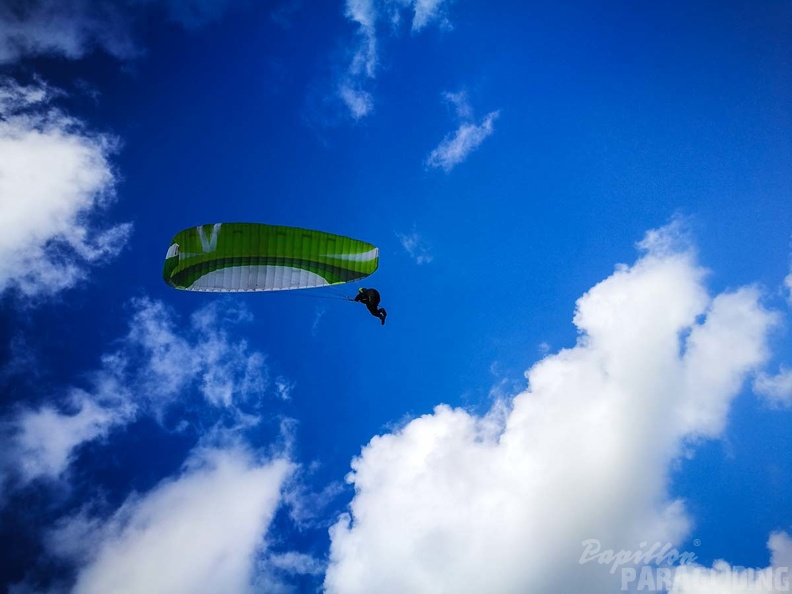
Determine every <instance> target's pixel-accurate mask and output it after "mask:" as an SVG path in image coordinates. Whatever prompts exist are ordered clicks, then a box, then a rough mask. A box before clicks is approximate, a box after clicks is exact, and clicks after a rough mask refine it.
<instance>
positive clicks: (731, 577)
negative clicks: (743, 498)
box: [636, 532, 792, 594]
mask: <svg viewBox="0 0 792 594" xmlns="http://www.w3.org/2000/svg"><path fill="white" fill-rule="evenodd" d="M767 547H768V549H770V553H771V557H770V566H769V567H765V568H758V569H754V568H745V567H737V566H732V565H730V564H729V563H727V562H726V561H723V560H719V561H716V562H715V563H713V565H712V568H706V567H703V566H701V565H698V564H690V565H683V566H681V567H679V568H676V570H675V571H674V572H673V578H672V583H671V587H670V588H669V589H668V593H669V594H736V593H738V592H768V593H769V592H789V591H790V589H791V587H792V573H790V571H792V538H790V536H789V535H788V534H787V533H785V532H776V533H773V534H772V535H770V538H769V540H768V542H767ZM639 577H640V576H636V580H637V579H639ZM650 579H651V577H650V578H647V580H646V583H649V580H650Z"/></svg>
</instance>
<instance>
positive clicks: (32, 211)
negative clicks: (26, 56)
mask: <svg viewBox="0 0 792 594" xmlns="http://www.w3.org/2000/svg"><path fill="white" fill-rule="evenodd" d="M57 94H58V92H57V91H55V90H53V89H51V88H50V87H47V86H46V85H43V84H37V85H32V86H22V85H18V84H16V83H14V82H12V81H10V80H8V79H5V80H1V81H0V222H1V223H2V225H3V233H2V235H0V292H3V291H5V290H7V289H9V288H15V289H17V290H19V291H20V292H21V293H22V294H24V295H26V296H29V297H35V296H41V295H51V294H54V293H56V292H58V291H62V290H64V289H67V288H69V287H72V286H74V285H75V284H76V283H77V282H79V281H80V280H81V279H83V278H85V276H86V275H87V269H88V266H89V265H97V264H101V263H106V262H107V261H108V260H109V259H111V258H113V257H114V256H115V255H117V254H118V252H119V251H120V250H121V249H122V248H123V247H124V245H125V243H126V241H127V238H128V237H129V235H130V232H131V229H132V226H131V225H130V224H121V225H115V226H111V227H108V228H103V227H102V226H100V225H99V224H98V223H93V222H92V216H93V215H95V214H97V213H99V212H101V211H102V210H104V209H105V208H107V206H108V205H109V204H110V203H112V201H113V200H114V199H115V184H116V176H115V173H114V172H113V169H112V166H111V164H110V160H109V159H110V156H111V155H112V153H113V152H115V150H116V149H117V142H116V140H115V139H114V138H112V137H110V136H107V135H103V134H96V133H91V132H90V131H88V130H87V129H86V127H85V126H84V125H83V124H82V123H81V122H80V121H78V120H76V119H74V118H71V117H69V116H67V115H65V114H64V113H62V112H61V111H59V110H58V109H56V108H54V107H51V101H52V99H53V98H54V97H55V96H56V95H57Z"/></svg>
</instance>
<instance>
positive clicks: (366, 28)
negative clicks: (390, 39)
mask: <svg viewBox="0 0 792 594" xmlns="http://www.w3.org/2000/svg"><path fill="white" fill-rule="evenodd" d="M448 4H450V0H347V2H346V11H345V14H346V17H347V18H348V19H349V20H350V21H352V22H353V23H355V25H356V26H357V32H356V37H357V40H356V42H355V44H354V45H353V47H352V49H351V52H350V53H351V58H350V60H349V64H348V66H347V68H346V71H345V73H344V75H343V76H342V77H341V80H340V82H339V83H338V86H337V93H338V97H339V98H340V99H341V101H342V102H343V103H344V105H346V107H347V109H348V111H349V113H350V114H351V115H352V117H353V118H354V119H355V120H359V119H362V118H364V117H366V116H367V115H369V114H371V112H372V111H373V109H374V99H373V96H372V93H371V90H370V89H369V88H368V86H369V85H370V84H371V82H372V81H373V80H374V78H375V77H376V74H377V67H378V64H379V58H378V41H377V36H378V34H379V29H380V27H379V24H380V22H384V23H385V24H386V25H387V29H386V30H387V31H388V32H389V34H393V33H395V28H394V26H395V25H398V24H399V23H401V22H402V13H404V12H408V13H409V12H411V13H412V19H411V25H410V29H411V32H412V33H418V32H419V31H421V30H423V29H424V28H426V27H427V26H429V25H430V24H432V23H438V24H440V25H441V26H448V24H449V23H448V20H447V18H446V17H445V10H444V9H445V7H446V6H447V5H448Z"/></svg>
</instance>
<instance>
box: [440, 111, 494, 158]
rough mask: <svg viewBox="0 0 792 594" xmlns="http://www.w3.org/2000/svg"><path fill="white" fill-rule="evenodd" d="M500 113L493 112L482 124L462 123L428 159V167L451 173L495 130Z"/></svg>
mask: <svg viewBox="0 0 792 594" xmlns="http://www.w3.org/2000/svg"><path fill="white" fill-rule="evenodd" d="M499 115H500V112H498V111H493V112H490V113H488V114H487V115H486V117H485V118H484V119H483V120H481V122H480V123H478V124H476V123H473V122H462V124H460V125H459V127H458V128H457V129H456V131H455V132H453V133H451V134H449V135H448V136H446V137H445V138H444V139H443V141H442V142H441V143H440V144H439V145H438V146H437V148H435V149H434V150H433V151H432V152H431V153H429V156H428V157H427V158H426V166H427V167H434V168H436V169H443V170H444V171H446V172H449V171H451V170H452V169H453V168H454V167H456V166H457V165H459V164H460V163H461V162H462V161H464V160H465V159H467V157H468V155H469V154H470V153H472V152H473V151H474V150H476V149H477V148H478V147H479V146H480V145H481V143H482V142H484V141H485V140H486V139H487V137H488V136H490V135H491V134H492V133H493V132H494V130H495V128H494V126H493V124H494V122H495V120H496V119H497V118H498V116H499Z"/></svg>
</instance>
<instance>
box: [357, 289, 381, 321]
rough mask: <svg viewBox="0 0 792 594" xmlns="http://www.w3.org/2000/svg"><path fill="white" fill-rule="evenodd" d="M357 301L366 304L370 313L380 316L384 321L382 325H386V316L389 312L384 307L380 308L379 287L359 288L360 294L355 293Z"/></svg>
mask: <svg viewBox="0 0 792 594" xmlns="http://www.w3.org/2000/svg"><path fill="white" fill-rule="evenodd" d="M355 301H358V302H360V303H363V304H365V305H366V307H367V308H368V310H369V313H370V314H371V315H372V316H374V317H376V318H379V319H380V321H381V322H382V325H383V326H384V325H385V318H386V317H387V316H388V312H386V311H385V309H384V308H382V307H379V308H378V306H379V302H380V294H379V291H377V289H364V288H360V289H358V294H357V295H355Z"/></svg>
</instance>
